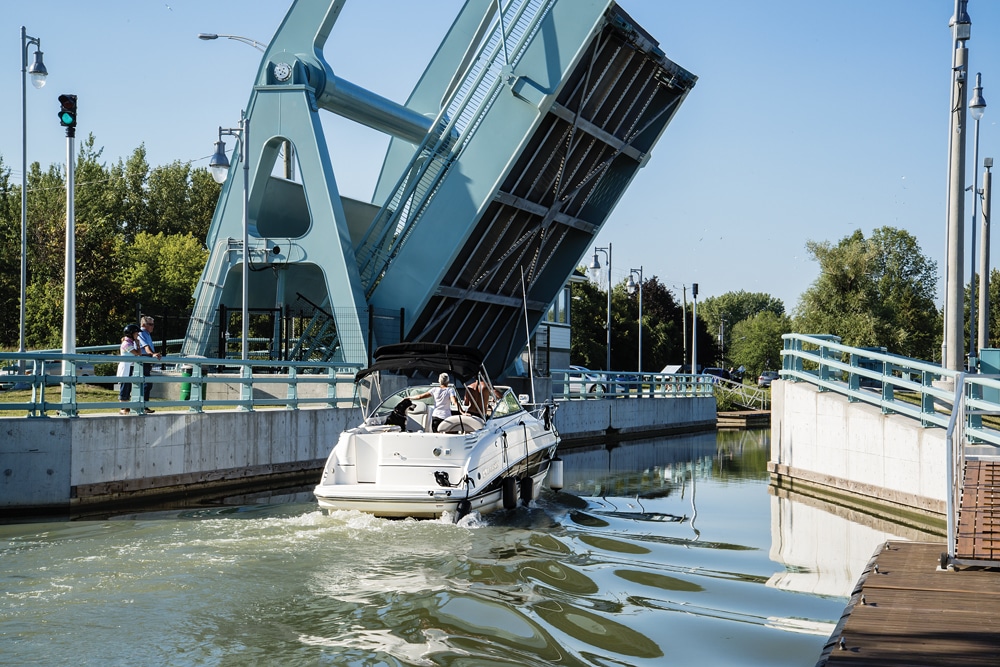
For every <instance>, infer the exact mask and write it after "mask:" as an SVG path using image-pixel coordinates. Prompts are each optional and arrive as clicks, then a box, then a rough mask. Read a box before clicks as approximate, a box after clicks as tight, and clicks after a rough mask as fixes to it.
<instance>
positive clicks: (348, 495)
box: [314, 343, 561, 519]
mask: <svg viewBox="0 0 1000 667" xmlns="http://www.w3.org/2000/svg"><path fill="white" fill-rule="evenodd" d="M482 361H483V358H482V355H481V354H480V353H479V351H478V350H476V349H474V348H471V347H464V346H455V345H443V344H437V343H400V344H398V345H386V346H383V347H380V348H379V349H378V350H377V351H376V352H375V357H374V362H373V363H372V365H371V366H370V367H369V368H366V369H363V370H361V371H359V372H358V373H357V375H356V377H355V382H357V383H359V388H360V389H361V390H362V392H361V394H362V397H363V400H362V410H363V414H364V421H363V423H361V424H360V425H358V426H356V427H354V428H351V429H348V430H346V431H344V432H343V433H341V434H340V437H339V439H338V441H337V444H336V445H335V446H334V448H333V451H332V452H331V453H330V456H329V458H328V459H327V461H326V465H325V466H324V468H323V477H322V479H321V480H320V483H319V485H318V486H317V487H316V489H315V491H314V494H315V495H316V499H317V500H318V501H319V505H320V507H322V508H324V509H338V510H348V509H354V510H360V511H363V512H368V513H371V514H375V515H377V516H384V517H416V518H437V517H440V516H442V515H443V514H445V513H453V514H454V516H455V517H456V519H459V518H461V517H463V516H465V515H466V514H468V513H470V512H479V513H480V514H486V513H488V512H492V511H494V510H498V509H501V508H504V509H513V508H515V507H517V504H518V502H519V501H520V502H521V503H523V504H527V503H529V502H530V501H531V500H532V499H534V498H537V497H538V495H539V493H540V492H541V489H542V485H543V484H544V482H545V479H546V476H547V475H548V474H549V472H550V469H551V468H556V471H555V472H554V473H553V478H554V479H553V480H552V483H551V484H550V485H551V486H553V488H558V485H561V467H560V466H561V461H559V460H558V459H557V458H556V447H557V445H558V444H559V434H558V433H557V432H556V429H555V426H554V425H553V421H552V416H553V413H554V410H555V405H554V404H553V403H548V404H529V403H527V397H525V396H522V397H518V396H517V395H515V393H514V392H513V391H512V389H511V388H510V387H505V386H494V385H493V384H492V383H491V382H490V380H489V377H488V376H487V374H486V371H485V369H484V368H483V363H482ZM441 372H445V373H448V374H449V377H450V379H451V380H452V381H453V382H454V385H453V386H454V387H455V389H456V390H457V393H458V394H459V396H460V397H461V399H462V403H463V404H466V405H467V406H468V407H467V408H463V410H462V411H461V412H459V413H456V414H453V415H452V416H450V417H447V418H446V419H444V420H443V421H441V422H440V424H438V426H437V429H436V430H435V429H432V423H433V418H432V414H431V413H432V409H433V407H434V400H433V398H431V397H426V394H427V393H428V392H429V390H430V389H431V387H432V386H434V385H433V384H430V383H431V382H433V380H430V378H435V379H436V378H438V375H439V373H441ZM415 382H416V383H417V384H414V383H415ZM404 384H405V385H406V386H402V385H404ZM399 387H401V388H399ZM383 388H385V391H386V393H387V394H388V395H386V396H384V397H383ZM394 389H395V391H394ZM366 395H367V399H365V398H364V397H365V396H366ZM477 396H482V399H483V401H482V402H483V403H485V405H483V407H482V408H481V409H479V410H478V412H479V414H476V412H477V409H476V408H477V407H478V406H477V402H478V401H477V400H476V399H477Z"/></svg>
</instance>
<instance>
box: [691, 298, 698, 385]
mask: <svg viewBox="0 0 1000 667" xmlns="http://www.w3.org/2000/svg"><path fill="white" fill-rule="evenodd" d="M691 302H692V304H693V305H692V306H691V373H693V374H694V375H697V374H698V283H691Z"/></svg>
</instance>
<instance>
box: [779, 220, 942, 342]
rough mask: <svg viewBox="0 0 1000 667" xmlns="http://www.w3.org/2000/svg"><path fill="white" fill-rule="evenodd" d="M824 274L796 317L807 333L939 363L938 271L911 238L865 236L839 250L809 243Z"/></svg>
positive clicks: (896, 233) (894, 233)
mask: <svg viewBox="0 0 1000 667" xmlns="http://www.w3.org/2000/svg"><path fill="white" fill-rule="evenodd" d="M806 249H807V251H808V252H809V253H810V254H811V255H812V256H813V258H814V259H816V261H818V262H819V264H820V275H819V277H818V278H817V279H816V280H815V282H813V284H812V285H810V287H809V288H808V289H807V290H806V291H805V292H804V293H803V294H802V297H801V299H800V301H799V305H798V307H797V309H796V313H795V318H794V328H795V330H796V331H799V332H801V333H815V334H820V333H829V334H835V335H838V336H840V337H841V339H842V341H843V342H844V344H845V345H852V346H856V347H865V346H882V347H886V348H887V349H889V350H890V351H891V352H894V353H896V354H902V355H905V356H910V357H917V358H922V359H932V358H934V356H935V347H936V345H937V344H938V342H939V341H938V335H939V331H940V329H939V327H938V326H937V321H938V312H937V308H936V307H935V305H934V289H935V282H936V279H937V264H936V263H935V262H933V261H931V260H929V259H927V258H926V257H924V255H923V254H922V253H921V251H920V245H919V243H918V242H917V240H916V238H914V237H913V236H912V235H911V234H910V233H909V232H906V231H905V230H900V229H896V228H894V227H880V228H879V229H876V230H874V231H873V232H872V236H871V238H868V239H866V238H865V237H864V235H863V234H862V233H861V231H860V230H858V231H856V232H854V233H853V234H852V235H850V236H847V237H844V238H843V239H841V240H840V242H839V243H837V245H831V244H830V243H829V242H822V243H817V242H814V241H810V242H808V243H807V244H806Z"/></svg>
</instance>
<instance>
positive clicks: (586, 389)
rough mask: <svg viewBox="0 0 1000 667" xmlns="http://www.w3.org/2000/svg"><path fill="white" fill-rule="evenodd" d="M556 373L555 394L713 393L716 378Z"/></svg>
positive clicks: (573, 396) (660, 395)
mask: <svg viewBox="0 0 1000 667" xmlns="http://www.w3.org/2000/svg"><path fill="white" fill-rule="evenodd" d="M550 375H551V377H552V398H555V399H564V400H569V399H585V398H612V397H617V398H627V397H633V398H636V397H647V398H681V397H692V396H712V395H714V392H715V380H716V379H717V378H714V377H713V376H711V375H690V374H686V373H634V372H632V373H626V372H616V371H612V372H610V373H609V372H606V371H587V372H586V373H583V372H581V371H578V370H573V369H557V370H553V371H551V372H550Z"/></svg>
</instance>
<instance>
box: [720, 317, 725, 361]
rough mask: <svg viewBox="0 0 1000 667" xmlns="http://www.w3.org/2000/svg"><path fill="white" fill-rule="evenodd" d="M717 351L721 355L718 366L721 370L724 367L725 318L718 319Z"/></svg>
mask: <svg viewBox="0 0 1000 667" xmlns="http://www.w3.org/2000/svg"><path fill="white" fill-rule="evenodd" d="M719 351H720V354H721V355H722V363H720V364H719V366H721V367H722V368H725V367H726V318H724V317H720V318H719Z"/></svg>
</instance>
